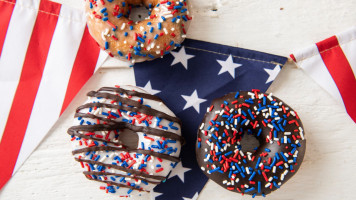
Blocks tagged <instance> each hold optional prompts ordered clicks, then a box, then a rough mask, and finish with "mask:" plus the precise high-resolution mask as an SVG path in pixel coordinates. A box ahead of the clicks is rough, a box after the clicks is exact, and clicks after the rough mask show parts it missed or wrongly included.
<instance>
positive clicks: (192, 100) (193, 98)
mask: <svg viewBox="0 0 356 200" xmlns="http://www.w3.org/2000/svg"><path fill="white" fill-rule="evenodd" d="M182 97H183V98H184V100H186V101H187V103H186V104H185V106H184V108H183V110H185V109H187V108H189V107H192V106H193V107H194V109H195V110H196V111H197V112H198V113H199V110H200V104H201V103H203V102H205V101H206V99H200V98H199V97H198V93H197V90H194V92H193V93H192V95H190V96H186V95H182Z"/></svg>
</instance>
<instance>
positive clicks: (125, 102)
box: [67, 87, 184, 192]
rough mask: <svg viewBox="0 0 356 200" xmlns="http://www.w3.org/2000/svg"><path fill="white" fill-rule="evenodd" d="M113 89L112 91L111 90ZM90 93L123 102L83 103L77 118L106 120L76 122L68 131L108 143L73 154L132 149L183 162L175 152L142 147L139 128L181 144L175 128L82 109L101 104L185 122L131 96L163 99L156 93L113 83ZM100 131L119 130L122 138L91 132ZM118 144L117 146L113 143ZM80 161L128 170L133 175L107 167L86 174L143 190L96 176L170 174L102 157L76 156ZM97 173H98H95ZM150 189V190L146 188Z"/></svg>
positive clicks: (160, 179) (106, 106) (76, 114)
mask: <svg viewBox="0 0 356 200" xmlns="http://www.w3.org/2000/svg"><path fill="white" fill-rule="evenodd" d="M108 92H111V93H108ZM113 92H115V93H120V95H122V96H125V95H126V96H128V98H125V97H122V96H118V95H115V94H113ZM87 95H88V96H89V97H97V98H105V99H109V100H113V102H120V103H119V104H112V103H110V104H109V103H99V102H92V103H86V104H84V105H82V106H79V107H78V108H77V110H76V113H75V117H76V118H87V119H96V120H99V121H102V122H103V123H100V124H85V125H84V124H83V125H77V126H72V127H70V128H69V129H68V131H67V132H68V134H69V135H71V136H72V137H77V139H81V138H83V139H86V140H90V141H99V142H103V143H105V145H101V146H97V145H95V146H89V147H84V148H79V149H76V150H74V151H73V152H72V153H73V155H75V154H82V153H89V152H100V151H105V152H109V151H113V152H115V151H121V152H128V153H136V154H140V155H141V154H142V155H150V156H153V157H156V158H158V159H164V160H168V161H172V162H179V161H180V159H179V158H178V157H175V156H171V155H168V154H165V153H161V152H155V151H153V150H152V151H151V150H145V149H139V148H138V144H137V143H138V141H139V138H138V135H137V132H140V133H145V134H147V135H148V136H149V135H152V136H158V137H161V138H162V137H164V138H167V139H170V140H173V141H180V142H181V144H182V143H183V142H184V139H183V137H182V136H180V135H178V134H177V133H175V132H171V131H168V130H162V129H159V128H158V127H157V128H153V127H149V126H148V125H145V124H142V125H140V126H138V125H134V124H132V123H128V122H126V121H120V119H119V120H116V117H105V116H104V115H100V116H98V115H96V114H90V113H82V112H80V111H81V110H83V109H92V108H95V109H98V108H109V109H113V110H121V111H129V112H133V113H142V114H145V115H147V116H154V117H159V118H161V119H165V120H168V121H169V122H172V123H173V122H176V123H178V124H179V125H181V121H180V119H179V118H177V117H173V116H170V115H168V114H166V113H164V112H161V111H159V110H156V109H153V108H151V107H148V106H145V105H143V104H142V103H140V102H138V101H135V100H132V99H130V98H131V96H135V97H139V98H142V99H141V100H143V98H144V99H150V100H154V101H156V102H162V100H161V99H160V98H158V97H156V96H153V95H150V94H145V93H141V92H137V91H131V90H126V89H123V88H111V87H104V88H101V89H99V90H98V91H91V92H89V93H88V94H87ZM100 131H118V132H119V134H118V138H116V139H117V141H118V142H116V141H111V140H107V138H106V139H104V138H103V137H93V136H92V135H87V133H93V134H94V132H100ZM108 145H109V146H108ZM113 145H114V146H113ZM75 160H76V161H78V162H85V163H88V164H92V165H97V166H103V167H109V168H113V169H117V170H120V171H123V172H126V173H130V174H131V175H122V174H116V173H110V172H106V171H85V172H84V174H85V175H86V177H87V178H88V179H90V180H94V181H99V182H104V183H107V184H110V185H115V186H119V187H126V188H129V189H131V190H139V191H145V190H143V189H140V188H137V187H132V186H128V185H126V184H121V183H118V182H113V181H110V180H104V181H103V180H101V179H97V178H93V175H95V176H96V175H104V176H105V175H113V176H120V177H127V178H132V179H139V180H142V181H146V182H147V183H151V184H158V183H160V182H158V181H162V180H165V179H166V178H165V177H164V176H159V175H151V174H147V173H145V172H141V171H138V170H136V169H131V168H127V167H124V166H119V165H115V163H113V164H108V163H103V162H100V161H98V160H94V159H91V158H90V159H83V158H81V156H79V158H75ZM95 176H94V177H95ZM147 179H154V180H158V181H152V180H147ZM146 192H149V191H146Z"/></svg>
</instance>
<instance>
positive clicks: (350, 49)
mask: <svg viewBox="0 0 356 200" xmlns="http://www.w3.org/2000/svg"><path fill="white" fill-rule="evenodd" d="M336 37H337V39H338V41H339V44H340V47H341V49H342V51H343V52H344V54H345V56H346V58H347V60H348V61H349V64H350V66H351V69H352V71H353V73H354V77H355V79H356V27H353V28H351V29H349V30H347V31H345V32H343V33H340V34H337V35H336Z"/></svg>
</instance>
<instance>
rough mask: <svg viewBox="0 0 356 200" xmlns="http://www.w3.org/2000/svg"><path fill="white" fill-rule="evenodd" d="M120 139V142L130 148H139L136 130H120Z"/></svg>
mask: <svg viewBox="0 0 356 200" xmlns="http://www.w3.org/2000/svg"><path fill="white" fill-rule="evenodd" d="M119 141H120V144H122V145H123V146H124V147H126V148H128V149H137V147H138V141H139V137H138V135H137V133H136V132H134V131H132V130H130V129H123V130H120V131H119Z"/></svg>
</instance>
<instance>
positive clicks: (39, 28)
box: [0, 0, 60, 189]
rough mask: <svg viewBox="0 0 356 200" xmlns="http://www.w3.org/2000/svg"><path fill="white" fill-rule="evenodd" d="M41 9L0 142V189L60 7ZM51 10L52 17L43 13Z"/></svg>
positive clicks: (47, 4)
mask: <svg viewBox="0 0 356 200" xmlns="http://www.w3.org/2000/svg"><path fill="white" fill-rule="evenodd" d="M40 10H42V11H44V12H38V15H37V19H36V22H35V26H34V28H33V32H32V35H31V40H30V42H29V45H28V49H27V53H26V57H25V61H24V64H23V67H22V72H21V76H20V81H19V85H18V86H17V90H16V93H15V96H14V100H13V102H12V106H11V110H10V113H9V117H8V119H7V123H6V126H5V130H4V134H3V137H2V140H1V143H0V158H1V162H0V189H1V188H2V187H3V186H4V185H5V184H6V182H7V181H8V180H9V179H10V177H11V175H12V173H13V169H14V167H15V164H16V160H17V157H18V154H19V152H20V149H21V145H22V141H23V138H24V136H25V133H26V128H27V125H28V121H29V118H30V115H31V111H32V107H33V104H34V101H35V98H36V94H37V90H38V87H39V84H40V81H41V78H42V73H43V70H44V66H45V63H46V58H47V54H48V50H49V46H50V44H51V41H52V36H53V33H54V30H55V27H56V24H57V20H58V14H59V10H60V4H57V3H52V2H48V1H47V0H46V1H43V0H42V1H41V3H40ZM52 11H53V13H52V14H48V13H45V12H52ZM53 14H54V15H53Z"/></svg>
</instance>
